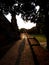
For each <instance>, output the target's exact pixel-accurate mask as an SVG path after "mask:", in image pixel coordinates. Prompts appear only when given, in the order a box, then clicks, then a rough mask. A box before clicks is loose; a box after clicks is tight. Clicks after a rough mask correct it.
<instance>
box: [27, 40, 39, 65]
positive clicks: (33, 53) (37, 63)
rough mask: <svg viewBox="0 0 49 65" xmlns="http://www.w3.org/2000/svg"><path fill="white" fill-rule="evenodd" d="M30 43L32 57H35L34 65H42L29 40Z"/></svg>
mask: <svg viewBox="0 0 49 65" xmlns="http://www.w3.org/2000/svg"><path fill="white" fill-rule="evenodd" d="M28 43H29V45H30V49H31V52H32V56H33V59H34V64H35V65H40V64H39V62H38V60H37V56H36V54H35V51H34V50H33V47H32V45H31V43H30V41H29V39H28Z"/></svg>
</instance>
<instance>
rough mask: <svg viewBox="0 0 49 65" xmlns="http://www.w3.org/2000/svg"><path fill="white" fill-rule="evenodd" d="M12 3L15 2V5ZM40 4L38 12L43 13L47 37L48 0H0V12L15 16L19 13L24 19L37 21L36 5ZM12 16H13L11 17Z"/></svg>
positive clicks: (48, 46)
mask: <svg viewBox="0 0 49 65" xmlns="http://www.w3.org/2000/svg"><path fill="white" fill-rule="evenodd" d="M14 4H17V5H16V6H15V5H14ZM37 5H39V6H40V12H42V13H43V14H44V15H45V22H44V24H45V28H46V29H45V31H44V33H45V36H46V37H47V36H48V35H47V32H48V30H47V26H48V24H47V23H48V22H47V21H48V20H49V19H48V16H49V15H48V11H49V1H48V0H46V1H45V0H29V1H28V0H8V1H7V0H0V11H2V13H6V14H7V13H8V12H10V13H11V14H12V16H14V17H15V15H17V14H19V13H21V14H22V18H23V19H24V20H31V22H36V23H38V21H37V20H38V19H39V11H37V9H36V6H37ZM12 18H13V17H12ZM48 43H49V42H48V37H47V48H48V50H49V45H48Z"/></svg>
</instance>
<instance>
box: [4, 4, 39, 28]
mask: <svg viewBox="0 0 49 65" xmlns="http://www.w3.org/2000/svg"><path fill="white" fill-rule="evenodd" d="M15 6H18V4H15ZM35 9H36V13H37V12H38V11H39V9H40V6H39V5H37V6H35ZM4 15H5V14H4ZM5 17H6V18H7V19H8V20H9V22H11V14H10V13H9V14H8V15H5ZM16 19H17V25H18V28H19V29H21V28H25V29H31V28H33V27H35V26H36V23H34V22H31V21H30V20H28V21H27V22H26V21H24V20H23V19H22V18H21V13H20V14H19V15H16Z"/></svg>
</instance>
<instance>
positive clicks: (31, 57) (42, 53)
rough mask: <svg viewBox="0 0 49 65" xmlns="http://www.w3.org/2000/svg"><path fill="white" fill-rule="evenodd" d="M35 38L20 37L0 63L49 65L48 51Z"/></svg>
mask: <svg viewBox="0 0 49 65" xmlns="http://www.w3.org/2000/svg"><path fill="white" fill-rule="evenodd" d="M36 44H38V41H36V40H35V39H29V41H28V39H27V38H26V39H22V40H18V41H17V42H15V43H14V45H13V46H12V47H11V48H10V49H9V50H8V52H7V53H6V54H5V55H4V57H3V58H2V59H1V60H0V65H49V53H48V51H46V50H44V49H43V48H42V47H41V46H40V45H36Z"/></svg>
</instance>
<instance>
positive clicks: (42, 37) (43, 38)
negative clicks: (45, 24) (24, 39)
mask: <svg viewBox="0 0 49 65" xmlns="http://www.w3.org/2000/svg"><path fill="white" fill-rule="evenodd" d="M31 36H32V37H35V38H36V39H37V40H38V41H39V42H46V41H47V39H46V37H45V35H34V34H31Z"/></svg>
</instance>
